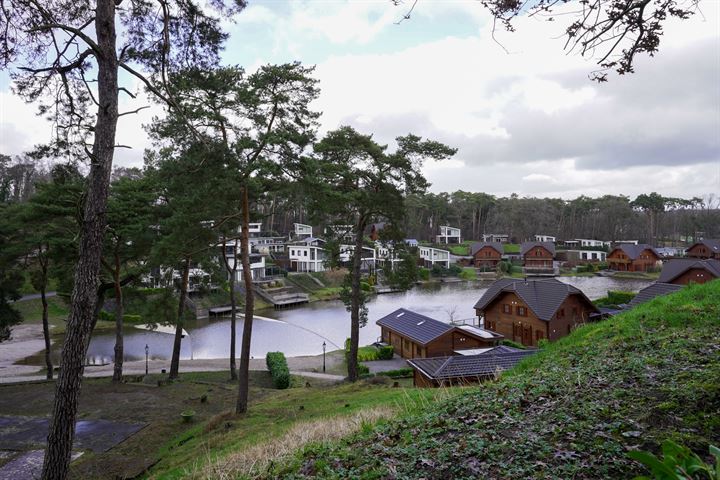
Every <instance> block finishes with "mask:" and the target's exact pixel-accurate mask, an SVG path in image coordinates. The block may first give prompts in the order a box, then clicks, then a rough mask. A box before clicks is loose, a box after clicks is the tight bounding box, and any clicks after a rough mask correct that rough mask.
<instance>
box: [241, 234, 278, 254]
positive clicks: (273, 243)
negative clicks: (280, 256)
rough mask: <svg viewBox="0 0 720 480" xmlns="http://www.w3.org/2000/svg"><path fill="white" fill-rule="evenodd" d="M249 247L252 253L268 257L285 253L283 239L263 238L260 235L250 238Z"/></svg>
mask: <svg viewBox="0 0 720 480" xmlns="http://www.w3.org/2000/svg"><path fill="white" fill-rule="evenodd" d="M249 240H250V245H251V248H252V251H253V252H257V253H261V254H263V255H269V254H271V253H280V252H284V251H285V242H286V240H287V239H286V238H285V237H275V236H265V235H263V234H260V235H259V236H257V237H250V239H249Z"/></svg>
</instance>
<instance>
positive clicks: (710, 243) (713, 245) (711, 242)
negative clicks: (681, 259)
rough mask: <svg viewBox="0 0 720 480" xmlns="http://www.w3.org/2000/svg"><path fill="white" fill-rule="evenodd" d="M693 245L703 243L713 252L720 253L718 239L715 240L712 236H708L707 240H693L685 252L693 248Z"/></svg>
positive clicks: (719, 241)
mask: <svg viewBox="0 0 720 480" xmlns="http://www.w3.org/2000/svg"><path fill="white" fill-rule="evenodd" d="M695 245H705V246H706V247H708V248H709V249H710V250H712V251H713V252H715V253H720V240H715V239H712V238H708V239H707V240H700V241H699V242H695V243H693V244H692V245H690V247H689V248H688V249H687V250H685V251H686V252H687V251H688V250H690V249H691V248H693V247H694V246H695Z"/></svg>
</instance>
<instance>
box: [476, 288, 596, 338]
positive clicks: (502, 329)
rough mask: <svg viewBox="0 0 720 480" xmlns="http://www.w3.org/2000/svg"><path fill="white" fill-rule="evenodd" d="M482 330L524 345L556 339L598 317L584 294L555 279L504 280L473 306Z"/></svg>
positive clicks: (594, 308) (594, 307)
mask: <svg viewBox="0 0 720 480" xmlns="http://www.w3.org/2000/svg"><path fill="white" fill-rule="evenodd" d="M475 311H476V312H477V315H478V317H482V318H484V325H483V326H484V327H485V328H486V329H488V330H491V331H493V332H496V333H499V334H501V335H503V336H504V337H505V338H508V339H511V340H513V341H515V342H518V343H521V344H523V345H526V346H529V347H530V346H537V344H538V342H539V341H540V340H542V339H545V338H546V339H548V340H557V339H558V338H561V337H564V336H565V335H567V334H569V333H570V331H571V330H572V329H573V328H574V327H575V326H577V325H581V324H583V323H585V322H587V321H588V320H589V319H590V315H591V314H599V313H600V311H599V310H598V308H597V307H596V306H595V305H593V303H592V302H591V301H590V300H589V299H588V298H587V297H586V296H585V294H584V293H583V292H582V291H581V290H579V289H577V288H576V287H573V286H572V285H568V284H566V283H562V282H560V281H558V280H556V279H537V280H521V279H513V278H503V279H500V280H497V281H496V282H495V283H493V284H492V285H490V288H488V290H487V291H486V292H485V294H484V295H483V296H482V298H480V300H479V301H478V302H477V303H476V304H475Z"/></svg>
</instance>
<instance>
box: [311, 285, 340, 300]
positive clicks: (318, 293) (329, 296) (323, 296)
mask: <svg viewBox="0 0 720 480" xmlns="http://www.w3.org/2000/svg"><path fill="white" fill-rule="evenodd" d="M340 290H342V288H341V287H326V288H319V289H317V290H315V291H314V292H313V293H311V298H312V299H313V300H335V299H337V298H340Z"/></svg>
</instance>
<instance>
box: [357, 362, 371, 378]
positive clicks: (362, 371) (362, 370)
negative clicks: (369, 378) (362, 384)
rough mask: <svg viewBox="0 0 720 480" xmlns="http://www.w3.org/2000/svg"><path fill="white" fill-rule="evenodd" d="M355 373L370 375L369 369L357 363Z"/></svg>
mask: <svg viewBox="0 0 720 480" xmlns="http://www.w3.org/2000/svg"><path fill="white" fill-rule="evenodd" d="M357 373H358V375H360V376H362V375H368V374H369V373H370V369H369V368H368V367H367V365H363V364H362V363H358V367H357Z"/></svg>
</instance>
